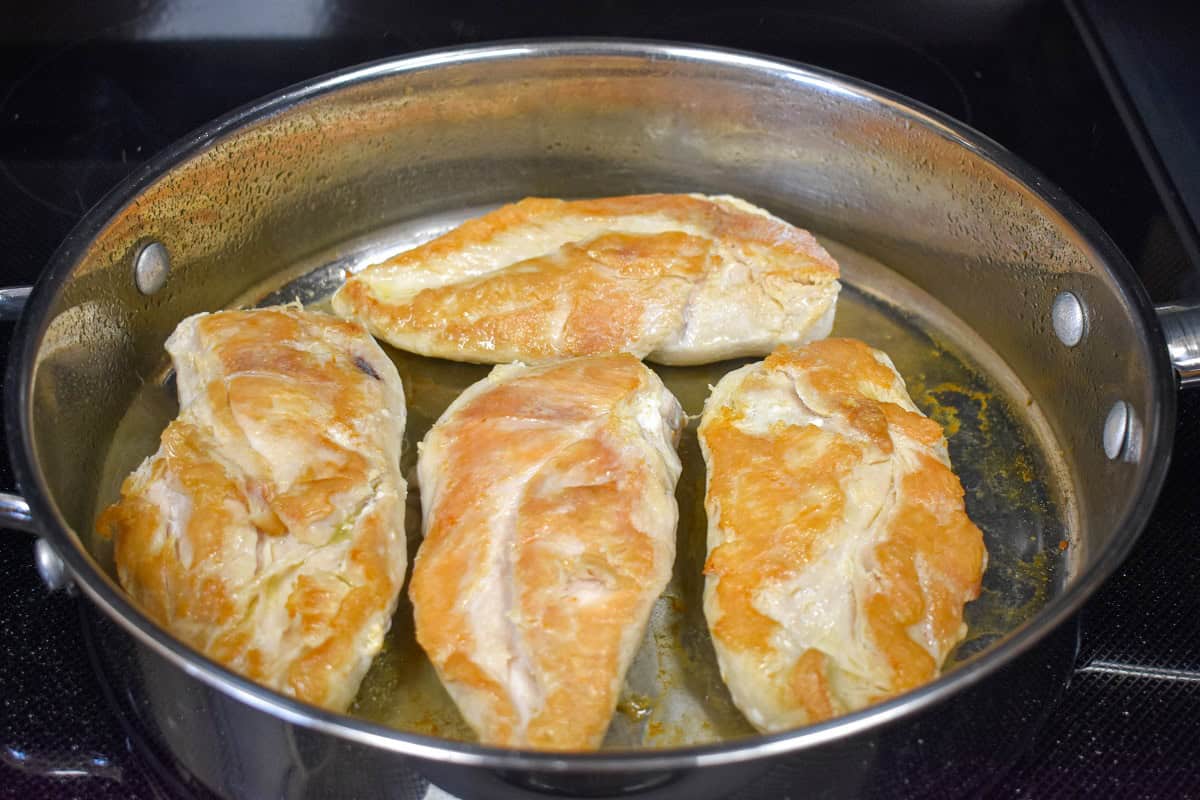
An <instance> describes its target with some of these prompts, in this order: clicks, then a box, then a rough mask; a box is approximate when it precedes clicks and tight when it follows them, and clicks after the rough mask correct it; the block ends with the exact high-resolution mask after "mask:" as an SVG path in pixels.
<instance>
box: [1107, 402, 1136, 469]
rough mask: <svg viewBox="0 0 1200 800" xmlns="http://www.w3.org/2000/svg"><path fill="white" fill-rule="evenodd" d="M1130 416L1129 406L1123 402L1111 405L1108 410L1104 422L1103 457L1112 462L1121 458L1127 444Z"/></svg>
mask: <svg viewBox="0 0 1200 800" xmlns="http://www.w3.org/2000/svg"><path fill="white" fill-rule="evenodd" d="M1132 416H1133V413H1132V412H1131V411H1130V409H1129V404H1128V403H1126V402H1125V401H1124V400H1118V401H1117V402H1115V403H1113V406H1112V408H1110V409H1109V410H1108V417H1107V418H1106V419H1105V420H1104V455H1106V456H1108V457H1109V459H1110V460H1112V461H1116V460H1117V459H1118V458H1120V457H1121V455H1122V453H1123V452H1124V451H1125V449H1126V445H1127V444H1128V443H1129V434H1130V430H1131V428H1132V427H1133V426H1132Z"/></svg>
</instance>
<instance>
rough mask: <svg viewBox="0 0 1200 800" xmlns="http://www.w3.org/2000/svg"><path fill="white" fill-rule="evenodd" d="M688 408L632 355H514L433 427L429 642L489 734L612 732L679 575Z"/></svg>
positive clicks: (525, 743)
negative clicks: (626, 685) (682, 432)
mask: <svg viewBox="0 0 1200 800" xmlns="http://www.w3.org/2000/svg"><path fill="white" fill-rule="evenodd" d="M682 422H683V414H682V410H681V409H680V407H679V403H678V402H677V401H676V400H675V398H674V397H673V396H672V395H671V394H670V392H668V391H667V389H666V387H664V386H663V384H662V382H661V381H660V380H659V379H658V376H656V375H655V374H654V373H653V372H651V371H650V370H649V369H647V368H646V367H645V366H644V365H643V364H642V363H641V362H639V361H638V360H637V359H636V358H634V357H632V356H629V355H618V356H606V357H590V358H580V359H574V360H569V361H563V362H558V363H555V364H550V365H546V366H538V367H527V366H524V365H521V364H513V365H509V366H502V367H497V368H496V369H494V370H493V371H492V373H491V374H490V375H489V376H488V377H487V378H485V379H484V380H482V381H480V382H479V383H477V384H475V385H474V386H472V387H470V388H469V389H467V391H466V392H464V393H463V394H462V396H461V397H459V398H458V399H457V400H456V401H455V402H454V403H453V404H452V405H451V406H450V407H449V408H448V409H447V410H446V413H445V414H443V415H442V418H441V419H440V420H438V422H437V424H436V425H434V427H433V428H432V429H431V430H430V431H429V434H428V435H427V436H426V437H425V441H424V442H423V443H422V445H421V451H420V459H419V461H418V465H417V472H418V475H419V479H420V484H421V505H422V507H423V509H424V529H425V540H424V542H423V543H422V544H421V549H420V551H419V552H418V553H417V558H416V563H415V565H414V567H413V579H412V585H411V587H410V590H409V591H410V595H411V597H412V601H413V608H414V611H415V615H416V630H417V640H418V641H419V642H420V644H421V646H422V647H423V648H424V649H425V652H426V653H428V654H429V658H430V659H431V660H432V662H433V664H434V666H435V667H436V668H437V671H438V675H439V676H440V677H441V679H442V682H443V683H444V684H445V686H446V688H447V689H448V690H449V692H450V695H451V696H452V697H453V698H454V700H455V702H456V703H457V704H458V707H459V708H460V709H461V711H462V713H463V716H464V717H465V718H466V720H467V722H468V723H470V725H471V726H472V727H473V728H474V729H475V730H476V732H477V733H478V734H479V738H480V739H481V740H482V741H483V742H485V743H488V744H498V745H508V746H513V747H534V748H543V749H555V750H579V749H588V748H595V747H598V746H599V745H600V743H601V740H602V739H603V738H604V734H605V731H606V730H607V728H608V724H609V720H610V718H611V717H612V714H613V709H614V706H615V705H616V702H617V693H618V691H619V689H620V687H621V683H622V681H623V679H624V675H625V672H626V670H627V669H628V667H629V663H630V661H631V660H632V658H633V655H634V652H635V651H636V649H637V647H638V645H639V643H640V642H641V640H642V637H643V635H644V633H645V629H646V624H647V621H648V619H649V615H650V610H651V606H652V605H653V603H654V601H655V599H656V598H657V597H658V595H659V594H660V593H661V592H662V590H663V588H664V587H665V586H666V584H667V580H668V579H669V578H670V574H671V565H672V562H673V561H674V558H675V525H676V522H677V520H678V513H677V509H676V506H675V495H674V491H675V482H676V480H677V479H678V478H679V471H680V464H679V458H678V456H677V455H676V453H675V443H676V440H677V438H678V435H679V429H680V425H681V424H682Z"/></svg>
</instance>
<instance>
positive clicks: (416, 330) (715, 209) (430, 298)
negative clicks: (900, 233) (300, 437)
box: [333, 194, 839, 364]
mask: <svg viewBox="0 0 1200 800" xmlns="http://www.w3.org/2000/svg"><path fill="white" fill-rule="evenodd" d="M837 277H838V266H837V263H836V262H834V260H833V258H831V257H830V255H829V254H828V253H827V252H825V250H824V248H822V247H821V245H819V244H818V243H817V241H816V239H814V238H813V237H812V235H811V234H809V233H808V232H807V231H803V230H800V229H798V228H794V227H792V226H791V225H789V224H787V223H786V222H783V221H782V220H779V219H776V218H775V217H772V216H771V215H770V214H768V213H767V212H765V211H763V210H762V209H759V208H755V207H754V206H752V205H750V204H749V203H746V202H745V201H742V200H738V199H737V198H734V197H705V196H702V195H672V194H655V195H641V196H632V197H609V198H603V199H599V200H576V201H571V202H567V201H563V200H549V199H539V198H529V199H526V200H522V201H521V202H519V203H516V204H514V205H508V206H504V207H503V208H500V209H497V210H496V211H493V212H492V213H490V214H486V215H484V216H483V217H480V218H478V219H474V220H471V221H469V222H467V223H465V224H464V225H462V226H461V227H459V228H457V229H456V230H453V231H451V232H450V233H447V234H446V235H444V236H441V237H439V238H437V239H435V240H433V241H432V242H429V243H427V244H425V245H422V246H420V247H417V248H415V249H413V250H409V251H408V252H405V253H401V254H400V255H398V256H395V257H393V258H391V259H389V260H387V261H385V262H383V263H381V264H376V265H374V266H371V267H368V268H367V269H365V270H363V271H362V272H360V273H359V274H357V275H353V276H351V277H350V279H349V280H347V281H346V284H345V286H343V287H342V288H341V289H340V290H339V291H338V293H337V294H336V295H334V297H333V308H334V310H335V311H336V312H337V313H338V314H341V315H343V316H346V317H355V318H357V319H361V320H362V321H363V322H365V323H366V324H367V327H368V328H370V329H371V332H372V333H374V334H375V335H376V336H378V337H379V338H381V339H384V340H385V341H387V342H389V343H391V344H393V345H395V346H396V347H399V348H401V349H403V350H409V351H412V352H414V353H420V354H422V355H427V356H436V357H438V358H449V359H454V360H457V361H478V362H484V363H504V362H508V361H513V360H521V361H526V362H540V361H548V360H552V359H555V358H564V357H570V356H582V355H593V354H603V353H622V352H628V353H633V354H634V355H636V356H638V357H639V358H648V359H649V360H651V361H656V362H658V363H661V364H701V363H707V362H712V361H719V360H721V359H726V358H733V357H736V356H745V355H765V354H766V353H769V352H770V351H771V350H772V349H773V348H774V347H775V346H776V345H778V344H781V343H789V344H797V343H801V342H807V341H810V340H812V339H819V338H821V337H824V336H827V335H828V334H829V329H830V326H831V325H832V324H833V312H834V305H835V303H836V301H837V295H838V289H839V284H838V281H837Z"/></svg>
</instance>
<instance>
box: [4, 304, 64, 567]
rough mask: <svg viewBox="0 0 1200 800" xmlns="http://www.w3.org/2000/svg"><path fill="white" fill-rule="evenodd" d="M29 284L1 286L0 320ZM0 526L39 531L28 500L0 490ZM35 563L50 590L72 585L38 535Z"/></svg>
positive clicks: (12, 316)
mask: <svg viewBox="0 0 1200 800" xmlns="http://www.w3.org/2000/svg"><path fill="white" fill-rule="evenodd" d="M31 288H32V287H29V286H8V287H3V288H0V322H12V321H15V320H16V319H18V318H19V317H20V316H21V311H22V310H24V308H25V302H26V301H27V300H28V299H29V292H30V289H31ZM0 528H5V529H10V530H18V531H24V532H26V533H32V534H35V535H36V534H38V533H40V531H39V530H38V527H37V524H36V523H35V522H34V521H33V514H32V513H30V511H29V503H27V502H25V498H24V497H21V495H19V494H12V493H10V492H0ZM33 557H34V564H35V565H36V566H37V571H38V575H40V576H41V577H42V581H43V582H44V583H45V584H46V586H47V587H49V588H50V589H51V590H57V589H62V588H64V587H65V588H68V589H69V588H70V587H71V576H70V573H68V572H67V568H66V565H65V564H63V560H62V558H60V557H59V555H58V553H56V552H55V551H54V548H53V547H52V546H51V545H50V543H49V542H47V541H46V540H45V539H38V540H37V542H36V543H35V544H34V546H33Z"/></svg>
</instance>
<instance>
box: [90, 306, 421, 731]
mask: <svg viewBox="0 0 1200 800" xmlns="http://www.w3.org/2000/svg"><path fill="white" fill-rule="evenodd" d="M167 350H168V352H170V354H171V357H172V359H173V360H174V363H175V374H176V381H177V385H178V390H179V405H180V410H179V416H178V417H177V418H176V419H175V420H174V421H173V422H171V424H170V425H169V426H167V429H166V430H165V431H164V432H163V434H162V441H161V445H160V446H159V449H158V452H157V453H155V454H154V455H153V456H151V457H150V458H148V459H146V460H145V461H144V462H143V463H142V465H141V466H140V467H138V469H137V471H136V472H134V473H133V474H132V475H130V476H129V477H128V478H127V479H126V480H125V482H124V485H123V486H122V487H121V499H120V500H119V501H118V502H117V503H115V504H114V505H112V506H110V507H109V508H108V509H107V510H106V511H104V512H103V514H101V515H100V518H99V520H98V522H97V528H98V530H99V531H100V532H101V533H102V534H103V535H106V536H111V537H112V538H113V540H114V554H115V559H116V567H117V575H118V578H119V579H120V582H121V585H122V586H123V587H124V588H125V590H126V591H127V592H129V594H130V595H131V596H132V597H133V599H134V600H135V601H136V602H137V603H138V605H139V606H141V608H142V609H143V610H144V611H145V612H146V613H147V614H148V615H149V616H150V617H151V618H153V619H154V620H155V621H157V622H158V623H160V624H161V625H163V626H164V627H165V628H167V629H168V630H170V631H171V632H172V633H173V634H175V635H176V636H178V637H179V638H180V639H182V640H183V641H185V642H187V643H188V644H189V645H191V646H192V647H195V648H196V649H198V650H200V651H201V652H203V653H204V654H205V655H207V656H208V657H210V658H212V659H214V660H216V661H218V662H220V663H222V664H224V665H225V666H227V667H229V668H230V669H233V670H235V671H237V672H240V673H241V674H243V675H245V676H246V677H248V678H251V679H252V680H255V681H258V682H259V683H262V684H265V685H266V686H269V687H271V688H273V689H275V690H277V691H280V692H283V693H284V694H288V695H292V696H294V697H296V698H299V699H300V700H304V701H306V702H309V703H313V704H316V705H319V706H324V707H326V708H330V709H343V708H345V707H346V706H347V705H349V703H350V701H351V700H352V699H353V698H354V695H355V693H356V692H357V690H358V685H359V683H360V682H361V680H362V678H363V675H364V674H365V673H366V671H367V667H368V666H369V665H370V663H371V659H372V658H373V657H374V656H375V654H376V653H377V652H378V651H379V649H380V647H381V645H382V643H383V636H384V634H385V633H386V632H387V629H388V626H389V624H390V621H391V616H392V612H393V611H394V610H395V607H396V601H397V597H398V595H399V592H400V587H401V584H402V583H403V580H404V573H405V567H406V558H407V551H406V545H405V535H404V496H405V490H406V486H405V482H404V479H403V478H402V477H401V476H400V446H401V440H402V436H403V433H404V422H405V408H404V391H403V388H402V387H401V384H400V377H399V375H397V373H396V368H395V366H394V365H393V364H392V363H391V361H389V360H388V358H387V357H386V356H385V355H384V353H383V351H382V350H380V348H379V345H377V344H376V343H375V341H374V340H373V339H372V338H371V337H370V336H369V335H368V334H367V332H366V331H365V330H363V328H362V327H361V326H360V325H358V324H357V323H352V322H347V321H344V320H340V319H337V318H336V317H331V316H328V315H325V314H316V313H309V312H305V311H302V310H300V309H299V308H298V307H282V308H270V309H261V310H255V311H224V312H220V313H216V314H197V315H196V316H193V317H189V318H188V319H185V320H184V321H183V322H182V323H180V324H179V327H178V328H176V329H175V332H174V333H173V334H172V335H171V337H170V338H169V339H168V340H167Z"/></svg>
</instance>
